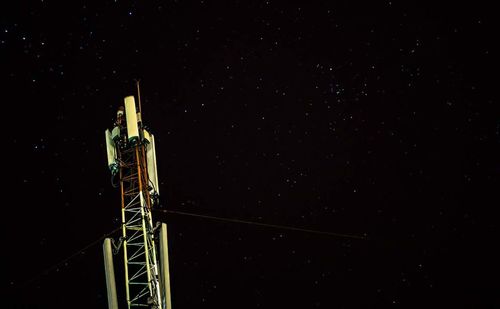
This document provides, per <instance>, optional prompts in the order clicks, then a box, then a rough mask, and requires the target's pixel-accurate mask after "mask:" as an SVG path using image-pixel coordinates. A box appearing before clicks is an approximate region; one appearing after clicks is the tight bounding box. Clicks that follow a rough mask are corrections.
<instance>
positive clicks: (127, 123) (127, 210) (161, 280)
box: [103, 82, 171, 309]
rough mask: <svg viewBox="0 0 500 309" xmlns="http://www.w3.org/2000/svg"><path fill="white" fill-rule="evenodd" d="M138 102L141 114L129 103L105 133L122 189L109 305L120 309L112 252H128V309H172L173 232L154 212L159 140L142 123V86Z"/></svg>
mask: <svg viewBox="0 0 500 309" xmlns="http://www.w3.org/2000/svg"><path fill="white" fill-rule="evenodd" d="M137 99H138V103H139V105H138V107H139V110H138V112H137V109H136V103H135V98H134V96H127V97H125V100H124V101H125V102H124V103H125V104H124V105H125V106H124V107H123V106H120V107H119V108H118V112H117V115H116V121H115V122H114V127H113V129H112V130H111V131H110V130H109V129H108V130H106V131H105V135H106V150H107V156H108V167H109V169H110V171H111V175H112V183H113V186H115V187H118V188H119V189H120V193H121V217H122V237H120V241H119V242H118V245H115V244H114V242H113V240H112V239H106V240H105V241H104V245H103V250H104V261H105V270H106V283H107V289H108V305H109V308H110V309H116V308H118V301H117V293H116V285H115V279H114V266H113V258H112V256H113V254H112V251H114V253H115V254H116V253H117V252H118V251H119V250H120V249H123V265H124V274H125V294H126V300H127V306H128V309H131V308H133V307H146V308H151V309H170V308H171V299H170V278H169V277H170V276H169V269H168V245H167V227H166V224H165V223H162V224H159V223H158V224H157V225H156V226H155V225H153V218H152V213H151V210H152V209H153V208H154V207H157V206H158V197H159V188H158V173H157V169H156V153H155V140H154V135H153V134H151V133H150V132H148V131H147V130H146V128H145V127H144V125H143V123H142V117H141V101H140V90H139V82H137ZM116 178H118V180H115V179H116ZM160 227H161V228H160ZM158 236H159V237H158ZM157 242H159V245H160V246H159V247H160V252H158V251H157V250H156V243H157ZM112 245H113V246H114V250H112ZM159 257H161V259H159ZM160 265H161V267H160Z"/></svg>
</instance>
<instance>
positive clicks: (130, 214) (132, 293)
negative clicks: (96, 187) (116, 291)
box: [117, 142, 161, 308]
mask: <svg viewBox="0 0 500 309" xmlns="http://www.w3.org/2000/svg"><path fill="white" fill-rule="evenodd" d="M146 147H147V145H145V144H144V143H142V142H140V143H137V144H136V145H134V146H132V147H128V148H127V147H124V148H123V149H120V147H118V149H117V159H118V162H119V166H120V191H121V197H122V198H121V203H122V232H123V256H124V265H125V280H126V286H125V288H126V295H127V303H128V307H129V308H131V307H152V308H161V307H160V305H161V292H160V285H159V275H158V272H159V271H158V263H157V261H158V260H157V257H156V249H155V239H154V227H153V220H152V216H151V205H152V199H151V196H150V192H149V188H150V186H149V183H150V182H149V178H148V170H147V164H146V149H145V148H146Z"/></svg>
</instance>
